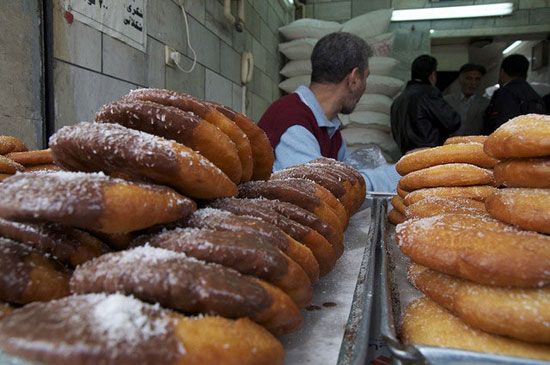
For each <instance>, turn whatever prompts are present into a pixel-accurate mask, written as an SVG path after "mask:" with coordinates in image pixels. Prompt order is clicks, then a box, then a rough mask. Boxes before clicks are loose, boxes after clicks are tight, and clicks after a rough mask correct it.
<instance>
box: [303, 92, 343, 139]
mask: <svg viewBox="0 0 550 365" xmlns="http://www.w3.org/2000/svg"><path fill="white" fill-rule="evenodd" d="M294 92H295V93H296V94H298V96H299V97H300V100H302V102H303V103H304V104H306V105H307V106H308V107H309V109H311V111H312V112H313V115H314V116H315V120H316V121H317V124H318V125H319V127H327V128H328V129H329V134H330V135H331V136H332V134H334V132H336V130H338V128H340V120H338V117H336V118H334V119H332V120H328V118H327V116H326V115H325V113H324V112H323V108H321V105H320V104H319V102H318V101H317V98H316V97H315V94H313V92H312V91H311V90H310V89H309V88H308V87H306V86H304V85H301V86H300V87H298V88H297V89H296V91H294Z"/></svg>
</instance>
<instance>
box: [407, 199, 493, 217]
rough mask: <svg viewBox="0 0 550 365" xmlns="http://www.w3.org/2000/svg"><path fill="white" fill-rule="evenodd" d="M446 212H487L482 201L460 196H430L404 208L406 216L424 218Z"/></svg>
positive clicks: (482, 213)
mask: <svg viewBox="0 0 550 365" xmlns="http://www.w3.org/2000/svg"><path fill="white" fill-rule="evenodd" d="M447 213H459V214H471V215H487V214H488V213H487V211H486V210H485V204H483V203H482V202H479V201H477V200H473V199H468V198H460V197H439V196H431V197H427V198H424V199H422V200H419V201H417V202H416V203H414V204H411V205H409V206H407V208H406V210H405V216H406V217H407V218H426V217H433V216H435V215H440V214H447Z"/></svg>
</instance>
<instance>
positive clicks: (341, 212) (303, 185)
mask: <svg viewBox="0 0 550 365" xmlns="http://www.w3.org/2000/svg"><path fill="white" fill-rule="evenodd" d="M271 181H283V182H285V183H288V184H292V185H293V186H294V187H297V188H298V189H300V190H302V191H306V192H310V193H312V194H314V195H316V196H318V197H319V198H320V199H321V200H322V201H323V202H325V203H326V204H327V205H328V207H329V208H330V209H331V210H332V211H333V212H334V214H335V215H336V217H337V218H338V220H339V221H340V224H341V226H342V230H345V229H346V228H347V227H348V221H349V216H348V212H347V211H346V208H344V206H343V205H342V203H341V202H340V201H339V200H338V199H336V197H335V196H334V195H332V193H331V192H330V191H329V190H328V189H326V188H325V187H323V186H321V185H319V184H317V183H316V182H314V181H312V180H309V179H301V178H290V177H287V178H283V179H276V178H274V177H272V178H271Z"/></svg>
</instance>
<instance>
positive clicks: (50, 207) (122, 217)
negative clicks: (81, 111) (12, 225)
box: [0, 171, 196, 233]
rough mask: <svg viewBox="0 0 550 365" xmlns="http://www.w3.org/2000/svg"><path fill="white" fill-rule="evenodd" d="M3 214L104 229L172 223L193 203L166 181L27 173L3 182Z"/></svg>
mask: <svg viewBox="0 0 550 365" xmlns="http://www.w3.org/2000/svg"><path fill="white" fill-rule="evenodd" d="M2 190H3V193H2V194H1V195H0V217H3V218H5V219H8V220H15V221H28V222H44V221H46V222H58V223H63V224H65V225H68V226H74V227H78V228H83V229H89V230H94V231H100V232H105V233H122V232H130V231H135V230H139V229H143V228H147V227H150V226H153V225H155V224H160V223H169V222H173V221H176V220H178V219H181V218H183V217H185V216H187V215H188V214H189V213H191V212H192V211H194V210H195V208H196V205H195V203H194V202H193V201H192V200H190V199H188V198H186V197H184V196H182V195H180V194H178V193H176V192H175V191H173V190H172V189H170V188H167V187H165V186H158V185H151V184H144V183H136V182H129V181H126V180H122V179H116V178H111V177H108V176H105V175H103V174H102V173H95V174H87V173H77V172H65V171H56V172H48V173H23V174H17V175H14V176H13V177H10V178H8V179H6V180H4V181H3V182H2Z"/></svg>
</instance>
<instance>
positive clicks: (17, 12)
mask: <svg viewBox="0 0 550 365" xmlns="http://www.w3.org/2000/svg"><path fill="white" fill-rule="evenodd" d="M40 6H41V5H40V1H38V0H20V1H0V85H1V87H0V135H8V136H14V137H17V138H19V139H21V140H22V141H23V142H24V143H25V145H26V146H27V147H28V148H30V149H37V148H42V145H43V141H44V136H43V129H44V128H43V118H42V106H43V105H42V67H43V62H42V57H41V54H40V17H39V15H40V12H41V9H40Z"/></svg>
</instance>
